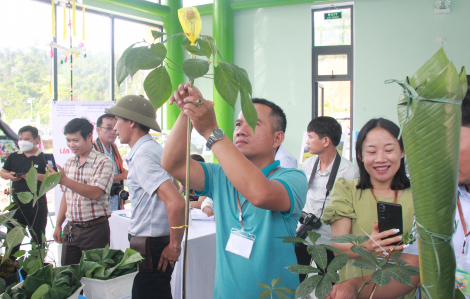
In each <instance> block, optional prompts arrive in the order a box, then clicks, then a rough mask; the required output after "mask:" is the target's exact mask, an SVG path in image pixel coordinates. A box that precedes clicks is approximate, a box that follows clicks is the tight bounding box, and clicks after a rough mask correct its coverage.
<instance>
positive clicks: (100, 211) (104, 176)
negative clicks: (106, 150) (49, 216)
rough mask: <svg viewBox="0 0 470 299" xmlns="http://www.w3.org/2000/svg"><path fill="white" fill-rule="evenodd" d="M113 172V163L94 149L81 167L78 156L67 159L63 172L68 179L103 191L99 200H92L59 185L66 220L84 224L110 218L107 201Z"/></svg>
mask: <svg viewBox="0 0 470 299" xmlns="http://www.w3.org/2000/svg"><path fill="white" fill-rule="evenodd" d="M113 170H114V168H113V161H112V160H111V159H109V158H108V157H106V155H104V154H102V153H100V152H98V151H96V150H95V149H92V150H91V152H90V154H89V155H88V157H87V158H86V160H85V162H84V163H83V164H81V165H80V164H79V157H78V156H74V157H70V158H68V159H67V162H65V166H64V171H65V174H66V175H67V177H68V178H69V179H72V180H74V181H76V182H79V183H81V184H85V185H91V186H97V187H100V189H101V190H103V191H104V193H103V195H102V196H101V197H100V199H98V200H93V199H91V198H87V197H84V196H81V195H80V194H78V193H76V192H73V191H72V190H70V189H69V188H67V187H65V186H63V185H61V188H62V191H63V192H64V194H65V200H66V202H67V211H66V213H65V215H66V217H67V220H69V221H75V222H84V221H90V220H93V219H96V218H98V217H101V216H106V217H109V216H111V212H110V210H109V199H110V191H111V185H112V184H113V177H114V173H113Z"/></svg>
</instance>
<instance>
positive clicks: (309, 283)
mask: <svg viewBox="0 0 470 299" xmlns="http://www.w3.org/2000/svg"><path fill="white" fill-rule="evenodd" d="M322 279H323V276H322V275H314V276H310V277H307V278H306V279H305V280H304V281H302V283H301V284H300V285H299V287H298V288H297V290H296V291H295V298H296V299H297V298H302V297H307V296H308V295H310V294H311V293H312V292H313V290H315V288H316V287H317V285H318V284H319V283H320V281H321V280H322Z"/></svg>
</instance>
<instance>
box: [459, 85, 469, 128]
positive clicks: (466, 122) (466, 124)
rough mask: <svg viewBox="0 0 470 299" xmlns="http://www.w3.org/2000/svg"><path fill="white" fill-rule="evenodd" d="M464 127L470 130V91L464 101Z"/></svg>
mask: <svg viewBox="0 0 470 299" xmlns="http://www.w3.org/2000/svg"><path fill="white" fill-rule="evenodd" d="M461 108H462V127H468V128H470V89H469V91H467V94H466V95H465V98H463V101H462V107H461Z"/></svg>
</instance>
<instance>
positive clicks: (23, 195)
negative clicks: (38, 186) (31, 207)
mask: <svg viewBox="0 0 470 299" xmlns="http://www.w3.org/2000/svg"><path fill="white" fill-rule="evenodd" d="M16 196H17V197H18V199H19V200H20V201H21V203H23V204H28V203H30V202H31V200H32V199H33V194H32V193H31V192H27V191H26V192H19V193H16Z"/></svg>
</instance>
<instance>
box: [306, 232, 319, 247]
mask: <svg viewBox="0 0 470 299" xmlns="http://www.w3.org/2000/svg"><path fill="white" fill-rule="evenodd" d="M307 234H308V237H309V239H310V241H312V243H313V244H315V243H316V242H317V240H318V239H320V237H321V235H320V234H319V233H317V232H311V231H307Z"/></svg>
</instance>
